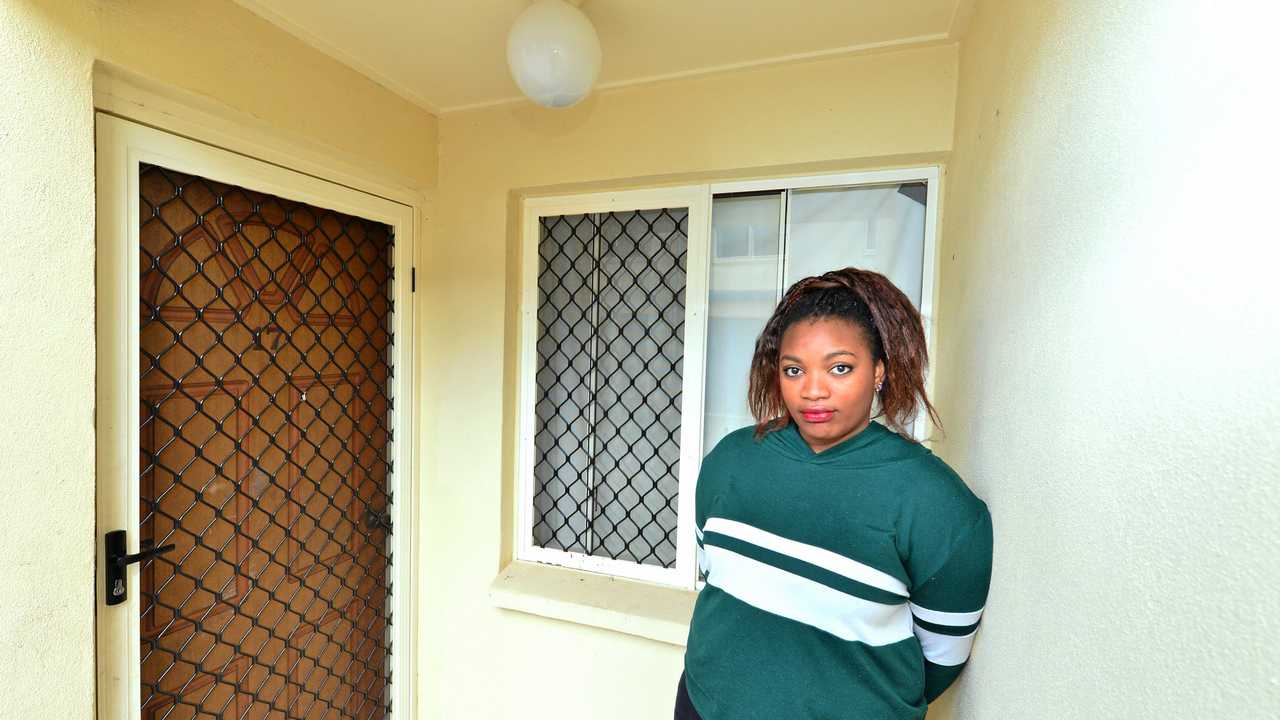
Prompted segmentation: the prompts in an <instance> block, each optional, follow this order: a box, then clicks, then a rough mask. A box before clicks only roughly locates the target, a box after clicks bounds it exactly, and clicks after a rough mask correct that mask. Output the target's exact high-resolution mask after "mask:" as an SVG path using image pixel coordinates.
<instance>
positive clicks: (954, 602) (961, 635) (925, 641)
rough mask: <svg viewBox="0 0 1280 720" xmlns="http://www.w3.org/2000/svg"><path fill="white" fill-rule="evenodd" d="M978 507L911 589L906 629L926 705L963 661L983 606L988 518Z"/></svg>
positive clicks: (988, 562) (987, 575)
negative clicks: (920, 659)
mask: <svg viewBox="0 0 1280 720" xmlns="http://www.w3.org/2000/svg"><path fill="white" fill-rule="evenodd" d="M978 503H979V505H978V507H979V511H978V512H977V516H976V518H972V519H971V520H970V522H969V523H968V524H967V528H965V529H963V530H962V531H961V532H960V533H959V534H957V535H954V536H951V537H954V540H952V541H949V542H946V543H945V544H946V546H947V547H946V548H945V550H943V551H942V552H939V553H938V554H937V555H934V557H939V556H941V557H943V558H945V559H944V560H942V561H941V564H940V565H938V566H937V569H936V570H925V571H924V573H922V574H921V575H920V576H918V580H917V582H916V583H915V584H914V587H913V588H912V590H911V597H910V606H911V615H912V630H913V632H914V633H915V636H916V638H917V639H918V640H919V641H920V648H921V650H922V651H923V653H924V666H925V691H924V694H925V701H926V702H933V700H934V699H935V698H937V697H938V696H939V695H941V694H942V692H943V691H944V690H946V689H947V687H949V686H950V685H951V683H952V682H954V681H955V679H956V677H957V676H959V675H960V671H961V669H963V668H964V665H965V663H966V662H968V660H969V650H970V648H971V647H972V645H973V638H974V635H975V634H976V633H977V630H978V622H979V620H980V618H981V617H982V610H983V607H984V606H985V605H986V602H987V591H988V588H989V587H990V585H991V553H992V547H991V546H992V532H991V514H990V512H989V511H988V510H987V508H986V506H985V505H982V504H981V501H978ZM949 535H950V534H949V533H938V535H937V536H938V537H940V538H945V537H947V536H949ZM938 549H939V550H942V548H938ZM931 554H932V553H928V554H926V555H931ZM921 562H922V563H923V562H925V561H924V560H923V559H921ZM930 567H932V565H930ZM916 569H917V570H922V569H923V568H916Z"/></svg>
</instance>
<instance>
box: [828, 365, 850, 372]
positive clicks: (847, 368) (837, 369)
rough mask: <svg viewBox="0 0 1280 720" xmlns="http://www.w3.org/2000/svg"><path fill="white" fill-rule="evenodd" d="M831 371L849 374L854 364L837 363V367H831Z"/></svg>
mask: <svg viewBox="0 0 1280 720" xmlns="http://www.w3.org/2000/svg"><path fill="white" fill-rule="evenodd" d="M831 372H832V373H833V374H835V375H848V374H849V373H851V372H853V366H852V365H844V364H840V365H836V366H835V367H833V368H831Z"/></svg>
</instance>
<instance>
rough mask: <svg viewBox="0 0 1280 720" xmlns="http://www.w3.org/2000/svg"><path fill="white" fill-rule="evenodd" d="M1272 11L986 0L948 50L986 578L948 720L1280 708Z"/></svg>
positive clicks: (955, 201) (945, 276)
mask: <svg viewBox="0 0 1280 720" xmlns="http://www.w3.org/2000/svg"><path fill="white" fill-rule="evenodd" d="M1273 7H1274V5H1272V4H1270V3H1240V2H1225V3H1207V2H1192V1H1190V0H1188V1H1186V2H1181V1H1169V0H1159V1H1155V0H1150V1H1146V2H1123V3H1118V2H1112V3H1106V2H1084V1H1078V2H1067V1H1063V2H1046V1H1043V0H1019V1H1018V2H981V3H980V6H979V8H978V11H977V14H976V16H975V17H974V18H973V22H972V25H971V27H970V31H969V33H968V35H966V36H965V37H964V38H963V39H962V41H961V48H962V51H961V60H960V84H959V89H958V97H959V100H958V107H957V114H956V136H955V149H954V156H953V160H954V161H953V162H952V163H951V166H950V172H949V176H948V183H949V194H948V196H947V203H946V207H945V210H944V212H945V218H944V221H943V243H944V263H943V265H942V281H943V288H942V297H941V301H942V302H941V308H942V311H941V317H940V323H941V324H942V327H944V328H945V334H944V336H943V338H942V341H941V347H940V353H939V359H940V362H941V366H940V368H941V369H940V376H939V382H938V386H939V388H940V389H941V388H945V393H942V394H940V398H939V399H940V400H941V408H940V409H941V411H942V415H943V419H944V421H945V422H946V423H947V425H948V429H949V438H948V441H947V442H946V443H945V444H944V445H943V446H942V449H941V453H942V454H943V456H944V457H947V458H948V460H950V461H951V462H952V464H953V465H955V466H956V467H957V469H958V470H960V472H961V473H962V474H963V475H964V476H965V477H966V478H967V479H968V480H969V482H970V483H971V484H972V485H973V486H974V487H975V489H976V490H977V491H978V492H979V494H981V495H982V496H983V497H985V498H986V500H987V502H988V503H990V506H991V510H992V513H993V515H994V518H995V530H996V538H995V540H996V567H995V576H994V578H993V583H994V585H993V590H992V594H991V599H990V603H989V604H988V606H987V615H986V616H985V617H984V618H983V629H982V631H981V632H980V634H979V641H978V643H977V646H976V649H975V657H974V662H973V665H972V666H971V667H970V668H969V669H968V670H967V671H966V676H965V678H964V680H963V681H962V684H961V686H960V688H959V689H958V691H957V693H956V694H955V697H953V698H951V700H952V701H954V709H955V717H958V718H976V719H980V720H993V719H998V718H1054V719H1055V720H1059V719H1066V718H1082V719H1084V718H1088V719H1090V720H1093V719H1096V718H1161V719H1165V718H1228V717H1229V718H1263V717H1267V718H1273V717H1276V713H1278V712H1280V669H1278V668H1280V653H1278V652H1277V647H1280V645H1278V643H1277V641H1276V634H1277V631H1278V630H1280V582H1278V580H1277V573H1278V572H1280V569H1278V568H1280V534H1278V530H1277V528H1278V527H1280V517H1278V516H1280V439H1278V437H1280V391H1278V390H1277V382H1276V379H1277V367H1280V332H1277V331H1278V330H1280V327H1278V321H1277V317H1278V315H1280V303H1278V302H1277V298H1278V293H1277V289H1276V288H1277V284H1280V283H1278V275H1277V270H1278V268H1280V266H1278V265H1277V261H1278V260H1280V244H1278V243H1277V240H1278V239H1280V232H1277V229H1276V219H1275V215H1274V207H1275V192H1276V190H1275V189H1276V182H1275V171H1276V170H1275V168H1276V161H1277V154H1276V133H1277V128H1280V119H1278V118H1277V113H1276V106H1275V100H1276V98H1275V95H1276V87H1277V79H1276V70H1277V68H1278V67H1280V60H1277V56H1276V53H1275V39H1274V31H1275V28H1276V27H1277V18H1276V11H1275V10H1273V9H1271V8H1273ZM1264 15H1265V17H1262V16H1264ZM939 714H940V716H942V717H946V716H947V715H946V713H939ZM931 716H932V713H931Z"/></svg>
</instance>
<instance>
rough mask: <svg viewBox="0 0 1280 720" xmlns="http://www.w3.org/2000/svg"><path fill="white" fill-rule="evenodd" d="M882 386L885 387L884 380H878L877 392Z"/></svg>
mask: <svg viewBox="0 0 1280 720" xmlns="http://www.w3.org/2000/svg"><path fill="white" fill-rule="evenodd" d="M882 387H884V383H882V382H878V383H876V392H880V388H882Z"/></svg>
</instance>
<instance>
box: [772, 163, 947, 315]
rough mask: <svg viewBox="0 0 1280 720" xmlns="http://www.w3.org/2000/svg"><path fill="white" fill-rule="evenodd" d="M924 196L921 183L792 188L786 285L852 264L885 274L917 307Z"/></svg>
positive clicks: (922, 261) (922, 259) (922, 248)
mask: <svg viewBox="0 0 1280 720" xmlns="http://www.w3.org/2000/svg"><path fill="white" fill-rule="evenodd" d="M924 200H925V197H924V186H923V185H922V184H920V183H911V184H908V185H902V186H898V185H891V186H887V187H884V186H881V187H852V188H833V189H823V190H795V191H792V193H791V218H790V222H789V223H788V225H789V231H790V235H789V236H788V237H787V243H786V247H787V253H786V254H787V261H786V284H787V285H790V284H791V283H793V282H795V281H797V280H799V279H800V278H804V277H808V276H810V275H819V274H821V273H824V272H826V271H828V270H834V269H836V268H842V267H849V266H853V267H857V268H862V269H864V270H874V271H876V272H878V273H882V274H884V275H885V276H887V277H888V278H889V279H890V280H892V281H893V283H894V284H895V285H897V286H898V287H899V288H900V289H901V290H902V291H903V292H905V293H906V294H907V297H909V298H911V302H913V303H914V304H915V306H916V308H919V307H920V283H921V269H922V267H923V263H924Z"/></svg>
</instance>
